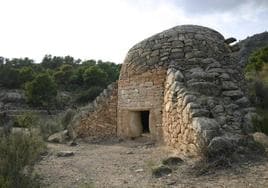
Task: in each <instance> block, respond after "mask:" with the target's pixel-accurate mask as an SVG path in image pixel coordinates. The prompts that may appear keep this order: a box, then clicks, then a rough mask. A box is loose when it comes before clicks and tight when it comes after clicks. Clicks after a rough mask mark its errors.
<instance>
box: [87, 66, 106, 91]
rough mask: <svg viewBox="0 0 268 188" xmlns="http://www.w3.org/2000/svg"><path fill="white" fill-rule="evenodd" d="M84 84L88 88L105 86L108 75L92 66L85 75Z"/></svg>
mask: <svg viewBox="0 0 268 188" xmlns="http://www.w3.org/2000/svg"><path fill="white" fill-rule="evenodd" d="M83 79H84V83H85V84H86V85H87V86H88V87H91V86H100V87H101V86H105V85H106V83H107V79H108V75H107V73H106V72H104V71H103V70H101V69H100V68H99V67H97V66H90V67H89V68H87V69H86V70H85V72H84V74H83Z"/></svg>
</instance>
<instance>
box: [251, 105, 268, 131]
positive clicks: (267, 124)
mask: <svg viewBox="0 0 268 188" xmlns="http://www.w3.org/2000/svg"><path fill="white" fill-rule="evenodd" d="M257 113H258V115H259V116H260V117H255V118H253V125H254V127H255V131H258V132H263V133H265V134H266V135H268V110H263V109H260V108H259V109H258V110H257Z"/></svg>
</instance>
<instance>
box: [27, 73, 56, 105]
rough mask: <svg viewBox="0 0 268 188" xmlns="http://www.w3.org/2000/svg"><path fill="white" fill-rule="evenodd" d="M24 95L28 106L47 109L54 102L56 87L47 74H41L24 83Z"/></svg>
mask: <svg viewBox="0 0 268 188" xmlns="http://www.w3.org/2000/svg"><path fill="white" fill-rule="evenodd" d="M25 94H26V96H27V100H28V102H29V103H30V104H32V105H34V106H42V107H46V108H48V107H49V106H50V105H52V104H53V103H54V102H55V100H56V96H57V86H56V83H55V81H54V80H53V79H52V78H51V77H50V76H49V74H47V73H42V74H39V75H37V77H36V78H35V79H34V80H33V81H31V82H27V83H26V86H25Z"/></svg>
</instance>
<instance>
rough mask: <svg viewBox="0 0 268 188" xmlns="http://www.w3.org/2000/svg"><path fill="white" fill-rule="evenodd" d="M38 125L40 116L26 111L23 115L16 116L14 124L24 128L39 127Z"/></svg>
mask: <svg viewBox="0 0 268 188" xmlns="http://www.w3.org/2000/svg"><path fill="white" fill-rule="evenodd" d="M37 125H38V117H37V116H36V115H34V114H33V113H29V112H25V113H23V114H22V115H21V116H17V117H16V118H15V121H14V125H13V126H14V127H22V128H37ZM34 126H35V127H34Z"/></svg>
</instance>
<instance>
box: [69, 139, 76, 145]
mask: <svg viewBox="0 0 268 188" xmlns="http://www.w3.org/2000/svg"><path fill="white" fill-rule="evenodd" d="M68 145H69V146H77V145H78V144H77V142H76V141H74V140H72V141H70V142H68Z"/></svg>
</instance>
